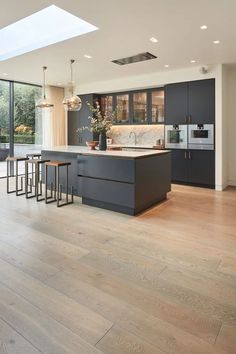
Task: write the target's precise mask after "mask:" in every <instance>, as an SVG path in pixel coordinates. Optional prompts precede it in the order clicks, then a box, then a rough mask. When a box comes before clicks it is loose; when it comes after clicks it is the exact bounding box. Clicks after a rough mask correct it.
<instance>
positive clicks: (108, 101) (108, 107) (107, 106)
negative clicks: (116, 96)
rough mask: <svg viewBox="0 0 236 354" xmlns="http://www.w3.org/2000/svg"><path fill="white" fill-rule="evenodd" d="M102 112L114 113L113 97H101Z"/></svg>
mask: <svg viewBox="0 0 236 354" xmlns="http://www.w3.org/2000/svg"><path fill="white" fill-rule="evenodd" d="M101 111H102V114H105V113H106V114H111V113H112V112H113V96H102V97H101Z"/></svg>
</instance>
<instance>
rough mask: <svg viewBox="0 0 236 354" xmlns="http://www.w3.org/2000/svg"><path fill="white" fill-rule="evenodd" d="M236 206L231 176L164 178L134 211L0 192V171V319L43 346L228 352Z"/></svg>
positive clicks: (235, 275)
mask: <svg viewBox="0 0 236 354" xmlns="http://www.w3.org/2000/svg"><path fill="white" fill-rule="evenodd" d="M235 215H236V188H228V189H227V190H226V191H224V192H223V193H221V192H216V191H214V190H208V189H201V188H194V187H186V186H173V188H172V192H171V193H169V195H168V199H167V201H166V202H164V203H160V204H158V205H157V206H155V207H154V208H151V209H150V210H147V211H146V212H144V213H143V214H141V215H138V216H136V217H132V216H127V215H123V214H119V213H114V212H112V211H107V210H102V209H99V208H92V207H89V206H85V205H82V204H81V199H80V198H75V203H74V204H73V205H69V206H67V207H63V208H59V209H58V208H56V206H55V205H54V204H50V205H45V204H44V203H36V202H35V200H34V199H30V200H26V198H25V197H24V196H23V197H16V196H14V195H13V194H12V195H7V194H6V181H5V180H0V284H1V285H0V287H1V289H2V291H0V304H1V314H2V315H4V318H2V319H1V317H0V319H1V321H3V322H4V323H6V325H5V328H6V329H9V333H12V332H11V330H12V331H13V332H14V333H15V332H16V333H17V334H18V335H19V336H22V338H23V339H22V340H23V342H24V341H25V342H26V343H29V345H32V347H33V348H34V347H35V348H37V349H35V350H38V351H42V352H43V353H45V354H47V353H63V351H64V352H65V353H67V352H68V353H74V352H75V353H76V349H75V347H76V345H77V344H78V346H79V347H78V348H79V353H81V354H87V353H90V351H91V353H96V351H98V350H99V349H98V347H99V345H101V346H103V349H101V348H100V350H101V352H105V353H106V352H110V353H111V354H112V352H114V353H121V354H123V353H126V352H131V353H132V352H134V353H136V352H144V353H145V350H146V351H147V352H148V353H149V352H150V348H152V350H153V351H154V353H155V352H156V353H160V352H164V353H170V354H190V353H191V354H200V353H201V354H202V353H203V354H208V353H210V354H219V353H221V354H223V353H224V354H225V353H228V354H231V353H233V350H234V347H235V341H234V338H235V332H234V331H235V326H236V302H235V291H236V271H235V264H236V256H235V251H234V250H235V248H236V218H235ZM8 298H9V299H8ZM8 300H9V301H8ZM47 319H48V322H49V324H48V326H47V325H46V320H47ZM57 326H59V327H57ZM44 327H45V329H44ZM51 328H53V329H54V331H53V330H52V331H51ZM50 331H51V332H52V333H50ZM56 331H58V335H57V333H56ZM2 333H4V336H3V337H4V338H2V342H3V343H8V339H9V336H8V334H7V333H6V331H3V332H2ZM12 335H13V333H12ZM67 336H68V340H69V343H70V345H68V347H67V346H66V345H65V342H66V337H67ZM20 338H21V337H20ZM19 340H20V339H19ZM23 342H22V343H23ZM19 343H20V342H19ZM45 343H46V344H45ZM99 343H100V344H99ZM129 344H130V345H129ZM19 345H20V344H19ZM95 346H96V348H95ZM153 348H154V349H153ZM13 352H14V351H13ZM26 353H27V351H26ZM20 354H21V353H20ZM76 354H77V353H76Z"/></svg>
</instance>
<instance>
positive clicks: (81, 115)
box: [68, 94, 98, 146]
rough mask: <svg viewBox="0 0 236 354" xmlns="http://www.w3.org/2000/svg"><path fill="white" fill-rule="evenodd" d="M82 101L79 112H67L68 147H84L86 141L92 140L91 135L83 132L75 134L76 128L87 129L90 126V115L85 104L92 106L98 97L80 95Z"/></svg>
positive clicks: (86, 131) (88, 132)
mask: <svg viewBox="0 0 236 354" xmlns="http://www.w3.org/2000/svg"><path fill="white" fill-rule="evenodd" d="M80 98H81V100H82V107H81V110H80V111H78V112H68V145H80V146H84V145H86V141H89V140H93V134H92V133H91V132H90V131H88V130H84V131H83V132H81V133H79V134H78V132H77V130H78V128H81V127H87V126H89V125H90V121H89V119H88V117H89V116H91V115H92V112H91V111H90V109H89V107H88V105H87V102H89V103H90V104H91V105H93V104H94V102H95V100H97V99H98V95H94V94H88V95H80Z"/></svg>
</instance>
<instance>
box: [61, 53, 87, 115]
mask: <svg viewBox="0 0 236 354" xmlns="http://www.w3.org/2000/svg"><path fill="white" fill-rule="evenodd" d="M74 62H75V60H74V59H71V60H70V79H71V81H70V83H69V84H70V87H69V90H70V92H71V95H70V97H65V98H64V100H63V101H62V103H63V105H64V108H65V110H66V111H79V110H80V109H81V107H82V101H81V99H80V97H79V96H77V95H74V82H73V68H72V66H73V64H74Z"/></svg>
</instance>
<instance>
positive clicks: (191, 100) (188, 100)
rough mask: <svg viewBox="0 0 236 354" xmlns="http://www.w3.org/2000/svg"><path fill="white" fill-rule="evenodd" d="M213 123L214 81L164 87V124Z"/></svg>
mask: <svg viewBox="0 0 236 354" xmlns="http://www.w3.org/2000/svg"><path fill="white" fill-rule="evenodd" d="M214 122H215V80H214V79H208V80H198V81H191V82H184V83H177V84H169V85H166V86H165V124H168V125H169V124H170V125H174V124H213V123H214Z"/></svg>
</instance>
